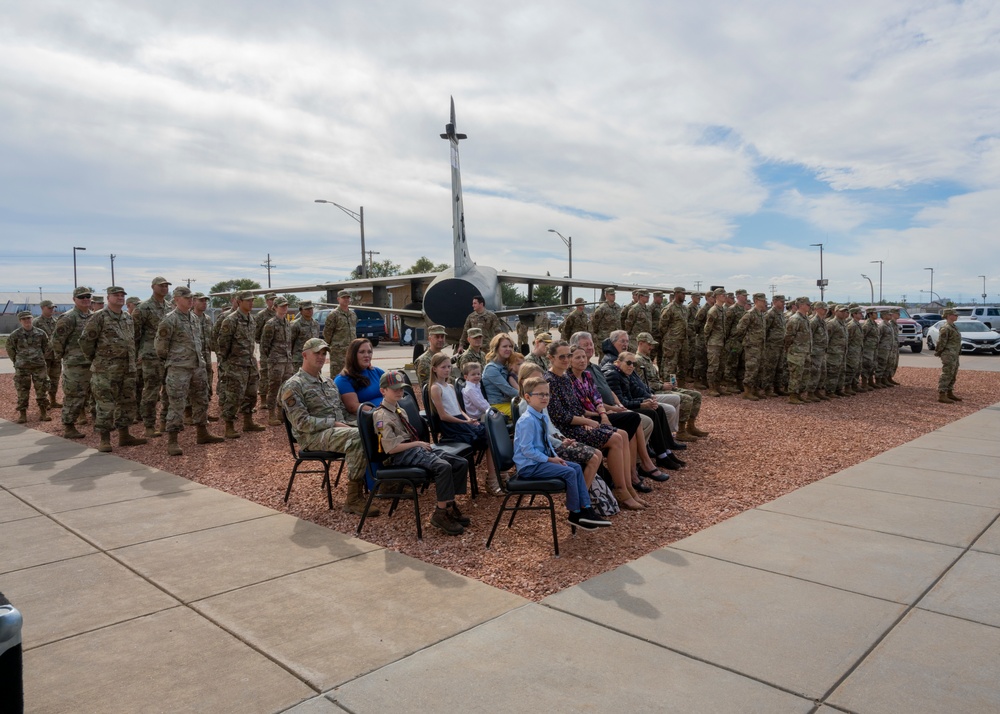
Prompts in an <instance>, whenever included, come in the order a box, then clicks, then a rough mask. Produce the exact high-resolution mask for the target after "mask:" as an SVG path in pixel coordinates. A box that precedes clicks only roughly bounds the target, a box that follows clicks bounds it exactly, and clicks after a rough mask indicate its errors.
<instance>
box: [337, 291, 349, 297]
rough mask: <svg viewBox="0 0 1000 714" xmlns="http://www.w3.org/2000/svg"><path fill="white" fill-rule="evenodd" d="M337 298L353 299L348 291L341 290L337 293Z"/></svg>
mask: <svg viewBox="0 0 1000 714" xmlns="http://www.w3.org/2000/svg"><path fill="white" fill-rule="evenodd" d="M337 297H339V298H342V297H348V298H349V297H351V294H350V293H349V292H347V291H346V290H341V291H340V292H339V293H337Z"/></svg>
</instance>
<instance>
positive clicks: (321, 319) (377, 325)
mask: <svg viewBox="0 0 1000 714" xmlns="http://www.w3.org/2000/svg"><path fill="white" fill-rule="evenodd" d="M351 310H352V311H353V312H354V314H355V315H357V316H358V327H357V330H356V331H355V335H356V336H357V337H367V338H368V340H369V341H370V342H371V343H372V347H378V343H379V341H380V340H387V339H389V333H388V332H386V330H385V319H384V318H383V317H382V315H381V313H378V312H375V311H374V310H365V309H363V308H357V307H352V308H351ZM331 312H333V310H332V309H327V310H320V311H319V312H317V313H316V317H315V319H316V322H318V323H319V326H320V330H322V329H323V328H324V327H326V317H327V315H329V314H330V313H331Z"/></svg>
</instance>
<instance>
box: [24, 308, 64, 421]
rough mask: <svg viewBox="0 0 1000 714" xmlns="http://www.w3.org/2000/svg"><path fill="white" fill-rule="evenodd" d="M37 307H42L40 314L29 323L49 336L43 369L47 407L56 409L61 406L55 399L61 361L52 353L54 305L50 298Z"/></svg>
mask: <svg viewBox="0 0 1000 714" xmlns="http://www.w3.org/2000/svg"><path fill="white" fill-rule="evenodd" d="M39 307H40V308H41V309H42V314H41V315H40V316H38V317H36V318H35V319H34V320H32V322H31V324H32V325H34V326H35V327H36V328H38V329H40V330H41V331H42V332H44V333H45V336H46V337H48V338H49V345H48V347H47V348H46V350H45V371H46V373H47V374H48V375H49V407H51V408H52V409H58V408H59V407H61V406H62V404H60V403H59V402H57V401H56V392H57V391H59V376H60V375H61V374H62V363H61V362H60V361H59V360H57V359H56V356H55V355H54V354H52V335H54V334H55V332H56V318H54V317H53V316H52V315H53V313H54V312H55V309H56V306H55V304H54V303H53V302H52V301H51V300H42V301H41V302H40V303H39Z"/></svg>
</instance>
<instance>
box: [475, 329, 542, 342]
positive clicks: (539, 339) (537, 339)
mask: <svg viewBox="0 0 1000 714" xmlns="http://www.w3.org/2000/svg"><path fill="white" fill-rule="evenodd" d="M469 332H472V330H469ZM535 342H546V343H548V342H552V335H551V334H549V333H548V332H539V333H538V334H537V335H535Z"/></svg>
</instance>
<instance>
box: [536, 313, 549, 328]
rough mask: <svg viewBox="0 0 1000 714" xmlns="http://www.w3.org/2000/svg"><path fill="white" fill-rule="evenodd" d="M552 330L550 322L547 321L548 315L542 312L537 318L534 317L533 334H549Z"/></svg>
mask: <svg viewBox="0 0 1000 714" xmlns="http://www.w3.org/2000/svg"><path fill="white" fill-rule="evenodd" d="M551 330H552V320H550V319H549V314H548V313H547V312H543V313H541V314H540V315H538V316H537V317H535V332H536V333H537V332H550V331H551Z"/></svg>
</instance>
